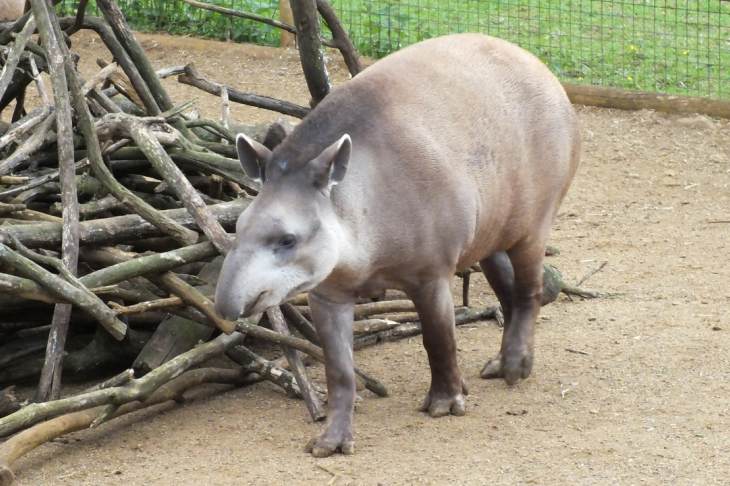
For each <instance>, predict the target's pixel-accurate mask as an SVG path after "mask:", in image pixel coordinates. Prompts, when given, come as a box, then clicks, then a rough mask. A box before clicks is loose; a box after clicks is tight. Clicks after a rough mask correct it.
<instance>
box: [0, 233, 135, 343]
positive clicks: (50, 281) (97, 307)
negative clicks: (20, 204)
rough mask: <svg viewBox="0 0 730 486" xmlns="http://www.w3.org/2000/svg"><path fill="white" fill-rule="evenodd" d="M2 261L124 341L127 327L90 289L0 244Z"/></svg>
mask: <svg viewBox="0 0 730 486" xmlns="http://www.w3.org/2000/svg"><path fill="white" fill-rule="evenodd" d="M0 261H2V262H3V263H5V264H7V265H9V266H11V267H12V268H13V269H14V270H15V271H17V272H18V273H21V274H22V275H24V276H26V277H27V278H30V279H33V280H34V281H36V282H39V283H40V284H41V285H42V286H43V287H45V288H46V290H47V291H48V292H50V293H52V294H54V295H57V296H58V297H60V298H61V299H63V300H64V301H66V302H72V303H73V304H75V305H77V306H78V307H80V308H81V309H83V310H84V311H86V312H87V313H89V314H90V315H92V316H93V317H94V318H96V319H97V320H98V321H99V323H100V324H102V325H103V326H104V327H105V328H106V329H107V330H108V331H109V333H110V334H111V335H112V336H114V337H115V338H116V339H119V340H121V339H123V338H124V335H125V334H126V331H127V326H126V324H124V323H123V322H121V321H120V320H119V319H117V318H116V316H115V315H114V313H113V312H112V311H111V310H110V309H109V308H108V307H107V306H106V305H104V303H103V302H102V301H101V300H99V298H98V297H96V296H95V295H94V294H92V293H91V292H90V291H88V289H85V288H80V287H76V286H74V285H72V284H70V283H68V282H66V281H65V280H64V279H62V278H60V277H58V276H56V275H54V274H52V273H51V272H49V271H47V270H45V269H44V268H43V267H41V266H40V265H38V264H36V263H34V262H33V261H31V260H29V259H27V258H25V257H23V256H21V255H19V254H18V253H17V252H15V251H13V250H11V249H10V248H8V247H7V246H6V245H4V244H0Z"/></svg>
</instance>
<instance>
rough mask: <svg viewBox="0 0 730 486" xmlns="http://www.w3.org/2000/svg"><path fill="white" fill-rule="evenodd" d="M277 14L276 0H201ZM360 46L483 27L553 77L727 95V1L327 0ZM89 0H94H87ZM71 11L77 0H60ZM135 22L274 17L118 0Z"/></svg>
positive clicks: (240, 35) (391, 47)
mask: <svg viewBox="0 0 730 486" xmlns="http://www.w3.org/2000/svg"><path fill="white" fill-rule="evenodd" d="M207 1H210V2H211V3H216V4H219V5H223V6H226V7H230V8H235V9H238V10H244V11H248V12H255V13H258V14H260V15H265V16H268V17H272V18H277V17H278V0H207ZM331 1H332V3H333V5H334V6H335V9H336V10H337V12H338V14H339V16H340V18H341V20H342V21H343V23H344V24H345V26H346V28H347V29H348V31H349V32H350V34H351V37H352V38H353V41H354V43H355V45H356V47H357V48H358V49H359V50H360V52H362V53H363V54H365V55H369V56H373V57H382V56H384V55H387V54H389V53H390V52H393V51H395V50H397V49H400V48H401V47H404V46H406V45H409V44H412V43H414V42H418V41H420V40H423V39H427V38H430V37H434V36H438V35H444V34H448V33H456V32H482V33H486V34H490V35H494V36H496V37H501V38H504V39H507V40H509V41H512V42H515V43H517V44H519V45H521V46H522V47H524V48H526V49H528V50H530V51H532V52H533V53H535V54H536V55H537V56H539V57H540V58H541V59H542V60H543V61H544V62H545V63H546V64H547V65H548V66H549V67H550V68H551V69H552V70H553V71H554V72H555V73H556V74H557V75H558V76H559V77H560V78H561V79H564V80H567V81H571V82H577V83H590V84H601V85H607V86H616V87H623V88H630V89H641V90H647V91H659V92H668V93H682V94H691V95H699V96H713V97H719V98H730V2H726V1H719V0H675V1H672V2H667V1H665V0H493V1H492V0H490V1H487V0H331ZM92 2H93V0H92ZM63 3H64V7H62V8H65V9H66V10H67V11H70V9H72V8H73V7H74V6H75V5H76V2H75V1H74V2H71V1H65V2H63ZM119 4H120V6H121V8H122V9H123V10H124V12H125V14H126V15H127V16H128V18H129V20H130V23H131V24H132V25H133V26H134V28H136V29H139V30H146V31H166V32H169V33H171V34H185V35H197V36H202V37H211V38H217V39H230V40H234V41H241V42H256V43H261V44H268V45H276V44H277V43H278V40H279V32H278V31H277V30H276V29H273V28H272V27H269V26H266V25H263V24H258V23H256V22H251V21H246V20H242V19H231V18H228V17H226V16H224V15H219V14H215V13H212V12H207V11H201V10H198V9H194V8H191V7H190V6H189V5H187V4H185V3H184V2H182V1H180V0H136V1H135V0H120V1H119Z"/></svg>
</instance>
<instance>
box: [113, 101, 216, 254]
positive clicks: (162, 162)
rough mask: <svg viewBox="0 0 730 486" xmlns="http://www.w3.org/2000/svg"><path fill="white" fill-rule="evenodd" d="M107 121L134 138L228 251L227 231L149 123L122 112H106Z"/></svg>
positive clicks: (200, 224) (197, 219)
mask: <svg viewBox="0 0 730 486" xmlns="http://www.w3.org/2000/svg"><path fill="white" fill-rule="evenodd" d="M105 121H106V122H108V123H109V124H112V125H113V124H116V125H117V127H118V129H120V130H121V131H123V132H125V135H126V134H127V133H128V134H129V136H131V137H132V138H133V139H134V141H135V142H136V144H137V146H138V147H139V148H140V149H141V150H142V152H143V153H144V154H145V156H146V157H147V160H149V161H150V163H151V164H152V166H153V167H154V168H155V170H156V171H157V172H158V173H159V174H160V175H161V176H162V178H163V179H164V180H165V181H166V182H167V183H168V185H169V186H170V187H171V188H172V189H173V190H174V191H175V193H176V194H177V196H178V198H179V199H180V200H181V201H182V202H183V204H184V205H185V207H186V208H187V209H188V211H189V212H190V214H191V215H192V216H193V217H194V218H195V222H196V223H197V224H198V227H199V228H200V229H201V230H202V231H203V233H205V235H206V236H207V237H208V238H209V239H210V241H212V242H213V244H214V245H215V246H216V248H217V249H218V251H220V252H221V253H222V254H225V253H227V252H228V248H229V246H230V238H229V237H228V234H227V233H226V232H225V230H224V229H223V227H222V226H221V225H220V224H219V223H218V221H217V220H216V219H215V218H214V217H213V216H212V215H211V214H210V212H209V211H208V207H207V206H206V204H205V202H204V201H203V198H202V197H200V194H199V193H198V191H197V190H196V189H195V188H194V187H193V185H192V184H191V183H190V181H189V180H188V179H187V177H185V174H183V173H182V171H181V170H180V168H179V167H178V166H177V165H175V163H174V162H173V161H172V159H171V158H170V156H169V155H168V154H167V152H166V151H165V149H164V148H163V147H162V144H161V143H160V142H159V141H158V140H157V138H155V137H154V136H153V135H152V133H151V131H150V129H149V126H148V125H147V124H146V123H145V122H144V121H143V120H140V119H139V118H137V117H132V116H130V115H126V114H123V113H116V114H111V115H107V117H106V118H105Z"/></svg>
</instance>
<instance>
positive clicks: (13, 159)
mask: <svg viewBox="0 0 730 486" xmlns="http://www.w3.org/2000/svg"><path fill="white" fill-rule="evenodd" d="M55 123H56V112H55V111H54V112H53V113H51V114H49V115H48V116H47V117H46V118H45V120H43V121H42V122H41V124H40V125H38V128H36V129H35V131H34V132H33V135H31V136H30V137H28V138H27V139H26V140H25V141H24V142H23V143H22V144H21V145H20V146H19V147H18V148H17V149H16V150H15V151H14V152H13V153H12V155H10V157H8V158H6V159H5V160H2V161H0V175H4V174H8V173H10V172H12V171H13V169H15V168H16V167H18V166H19V165H20V164H22V163H23V162H25V161H26V160H28V158H29V157H30V156H31V155H32V154H33V153H35V152H36V151H37V150H38V149H39V148H41V146H43V144H44V143H45V142H46V140H47V139H48V138H49V137H50V133H49V132H50V131H51V129H52V127H53V125H54V124H55Z"/></svg>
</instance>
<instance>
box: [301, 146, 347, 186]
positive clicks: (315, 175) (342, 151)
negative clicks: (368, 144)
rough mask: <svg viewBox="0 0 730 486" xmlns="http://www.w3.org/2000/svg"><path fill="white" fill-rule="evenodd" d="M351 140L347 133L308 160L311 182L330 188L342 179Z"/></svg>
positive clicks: (345, 169)
mask: <svg viewBox="0 0 730 486" xmlns="http://www.w3.org/2000/svg"><path fill="white" fill-rule="evenodd" d="M351 151H352V140H350V136H349V135H348V134H345V135H343V136H342V137H340V139H339V140H337V141H336V142H335V143H333V144H332V145H330V146H329V147H327V148H326V149H324V150H323V151H322V153H321V154H319V155H318V156H317V157H316V158H315V159H313V160H312V161H310V162H309V167H310V170H311V175H312V182H314V185H315V186H317V187H318V188H322V189H330V188H331V187H332V186H334V185H335V184H337V183H339V182H340V181H342V179H344V177H345V172H347V164H348V163H349V162H350V152H351Z"/></svg>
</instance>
